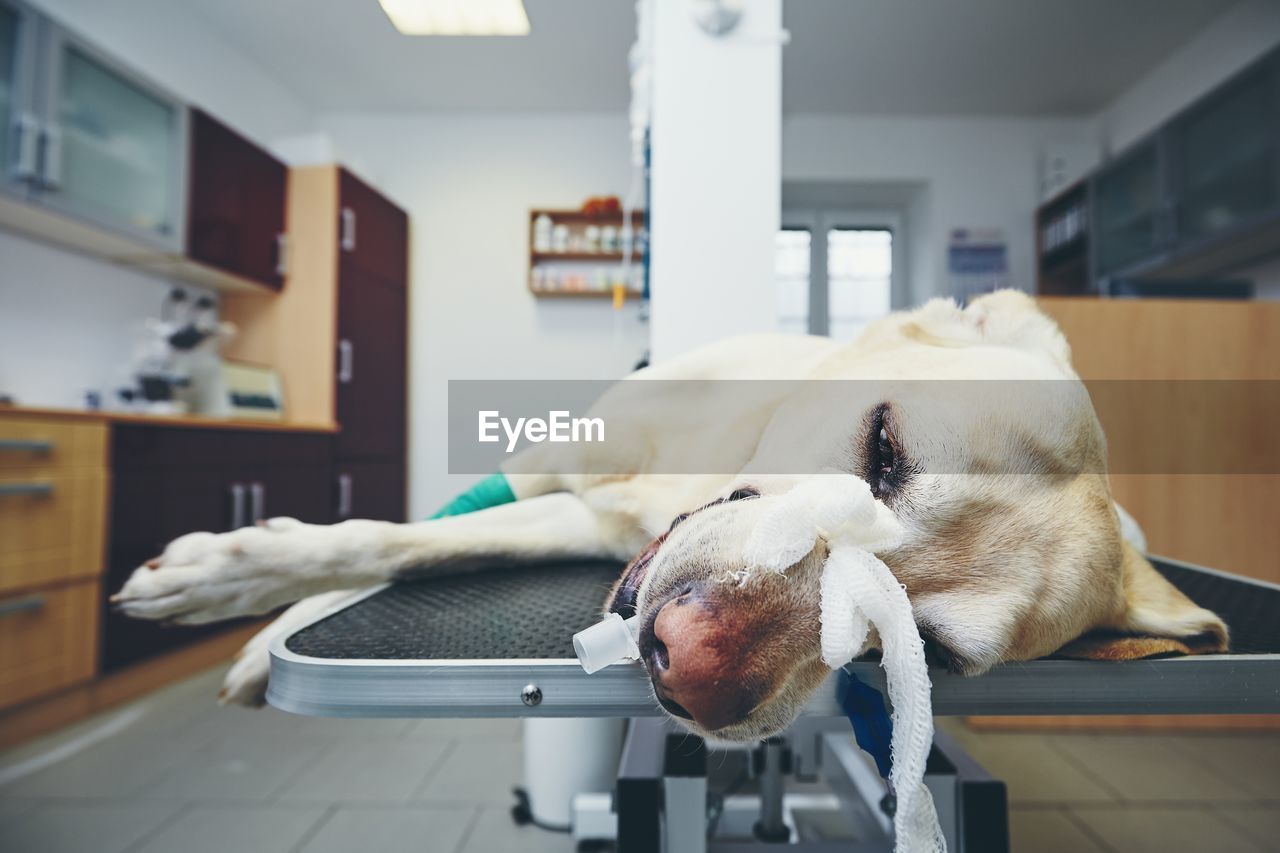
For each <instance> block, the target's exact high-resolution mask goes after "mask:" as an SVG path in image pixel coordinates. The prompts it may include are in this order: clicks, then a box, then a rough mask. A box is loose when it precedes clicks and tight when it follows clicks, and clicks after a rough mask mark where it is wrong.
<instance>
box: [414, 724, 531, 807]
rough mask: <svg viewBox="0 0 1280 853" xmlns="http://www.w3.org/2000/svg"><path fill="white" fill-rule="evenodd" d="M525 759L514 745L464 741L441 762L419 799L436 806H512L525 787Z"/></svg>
mask: <svg viewBox="0 0 1280 853" xmlns="http://www.w3.org/2000/svg"><path fill="white" fill-rule="evenodd" d="M523 761H524V757H523V755H522V753H521V750H520V745H519V744H518V743H514V742H499V743H492V742H488V741H468V740H460V741H456V742H455V743H454V746H453V748H452V749H451V750H450V751H449V753H448V754H447V755H446V756H445V758H444V760H443V761H442V762H440V764H439V766H438V768H437V770H436V772H435V773H433V774H432V775H431V777H430V779H429V780H428V782H427V784H426V786H425V787H424V788H423V789H422V790H421V792H420V795H419V798H420V799H422V800H424V801H426V802H435V803H492V804H497V805H503V804H506V805H510V804H511V803H512V802H514V800H513V798H512V796H511V789H512V788H514V787H516V786H518V785H520V784H522V781H521V775H522V772H523V771H522V769H521V768H522V767H523Z"/></svg>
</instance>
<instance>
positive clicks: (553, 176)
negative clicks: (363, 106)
mask: <svg viewBox="0 0 1280 853" xmlns="http://www.w3.org/2000/svg"><path fill="white" fill-rule="evenodd" d="M320 122H321V124H322V125H323V127H324V129H325V130H326V131H327V132H329V133H330V134H332V136H333V139H334V146H335V149H336V150H337V151H338V153H339V155H340V156H341V157H342V159H343V160H348V159H350V160H358V161H360V162H362V163H364V164H366V169H368V170H369V171H371V172H372V177H373V178H374V179H376V181H377V184H378V186H379V187H380V188H382V189H383V190H384V191H385V192H386V193H387V195H388V196H389V197H391V198H392V199H394V200H395V201H396V202H397V203H399V204H400V205H402V206H403V207H404V208H405V209H406V210H407V211H408V213H409V218H410V228H411V244H412V256H411V257H412V269H411V273H410V277H411V291H410V293H411V318H410V347H411V352H410V371H409V382H410V387H411V389H412V390H411V394H410V430H409V431H410V436H409V446H410V484H411V485H410V491H411V501H410V513H411V517H421V516H424V515H427V514H429V513H430V512H433V511H434V510H435V509H437V508H438V507H439V506H440V505H441V504H442V503H444V502H445V501H446V500H448V499H449V498H451V497H452V496H453V495H454V494H456V493H457V492H458V491H461V490H462V489H463V488H466V486H467V485H468V484H469V483H470V482H471V481H472V480H473V479H474V477H468V476H454V477H450V476H448V474H447V472H448V460H447V458H446V452H445V451H446V447H445V443H446V429H447V418H446V401H447V389H448V385H447V380H449V379H526V378H527V379H558V378H571V379H600V378H612V377H618V376H622V375H624V374H626V373H627V372H629V371H630V369H631V367H632V366H633V365H634V364H635V362H636V360H637V359H638V358H639V357H640V355H641V354H642V353H643V351H644V350H645V348H646V346H647V341H648V333H647V327H645V326H643V325H641V324H640V323H639V322H638V317H637V307H636V305H635V303H628V305H627V306H626V308H625V309H624V310H623V311H622V312H621V316H617V315H615V312H614V311H613V309H612V307H611V306H610V304H609V301H608V300H596V299H582V300H574V299H543V300H540V299H536V298H535V297H533V296H532V295H531V294H529V293H528V290H527V287H526V280H527V272H528V264H529V258H528V246H529V237H528V227H529V210H530V209H532V208H537V207H567V208H574V207H577V206H578V205H580V204H581V203H582V201H583V200H584V199H585V198H586V197H587V196H591V195H601V194H609V193H614V194H618V195H622V194H623V193H624V192H625V190H626V188H627V180H628V175H629V172H628V166H627V152H628V142H627V122H626V118H625V116H622V115H618V116H598V117H593V116H582V115H579V116H545V115H538V116H532V115H530V116H502V117H499V116H488V117H486V116H434V117H428V116H410V115H364V114H361V115H332V116H322V117H321V119H320Z"/></svg>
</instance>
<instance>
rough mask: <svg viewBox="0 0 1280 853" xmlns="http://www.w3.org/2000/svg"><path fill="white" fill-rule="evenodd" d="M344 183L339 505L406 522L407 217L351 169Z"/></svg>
mask: <svg viewBox="0 0 1280 853" xmlns="http://www.w3.org/2000/svg"><path fill="white" fill-rule="evenodd" d="M338 180H339V186H338V192H339V200H340V204H339V207H340V211H339V218H338V229H339V230H338V247H339V251H338V261H339V262H338V376H337V377H336V381H337V393H336V395H335V399H336V410H337V411H336V413H335V414H336V416H337V420H338V423H339V425H340V426H341V428H342V431H341V432H340V433H339V435H338V437H337V439H336V440H335V445H334V463H335V475H336V476H335V488H336V491H337V497H336V500H335V508H340V510H341V511H340V513H339V517H340V518H374V519H384V520H388V521H403V520H404V513H405V427H406V424H405V420H406V416H407V411H406V408H407V407H406V395H407V389H406V379H407V376H408V357H409V352H408V349H409V347H408V317H407V314H408V292H409V288H408V275H409V264H408V258H409V218H408V216H407V215H406V214H405V212H404V211H403V210H401V209H400V208H398V207H396V206H395V205H394V204H392V203H391V202H390V201H388V200H387V199H386V198H384V197H383V196H382V195H380V194H379V193H378V192H377V191H376V190H374V189H372V188H371V187H369V186H368V185H366V184H365V183H364V182H362V181H360V180H359V179H358V178H356V177H355V176H353V175H351V174H350V173H349V172H346V171H342V172H340V173H339V179H338Z"/></svg>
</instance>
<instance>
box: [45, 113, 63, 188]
mask: <svg viewBox="0 0 1280 853" xmlns="http://www.w3.org/2000/svg"><path fill="white" fill-rule="evenodd" d="M42 137H43V141H44V155H43V156H42V157H41V159H40V184H41V186H43V187H44V188H45V189H47V190H56V189H58V188H60V187H61V186H62V128H60V127H58V126H57V125H52V124H51V125H46V126H45V128H44V133H43V134H42Z"/></svg>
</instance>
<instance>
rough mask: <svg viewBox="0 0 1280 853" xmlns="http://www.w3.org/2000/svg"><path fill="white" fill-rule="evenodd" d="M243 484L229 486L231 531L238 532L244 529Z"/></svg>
mask: <svg viewBox="0 0 1280 853" xmlns="http://www.w3.org/2000/svg"><path fill="white" fill-rule="evenodd" d="M244 496H245V492H244V484H243V483H232V484H231V529H232V530H239V529H240V528H241V527H244V509H245V504H244Z"/></svg>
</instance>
